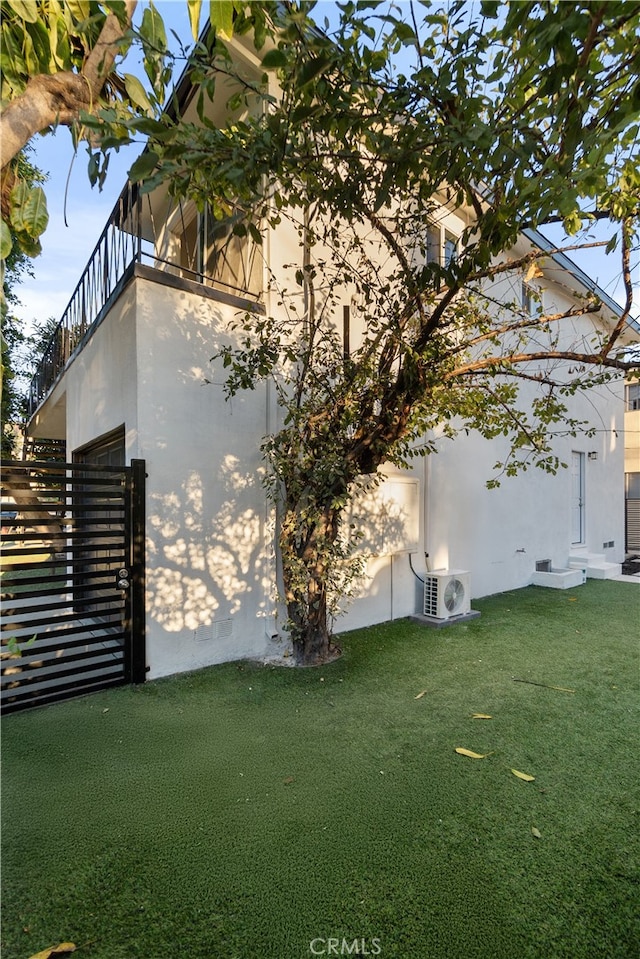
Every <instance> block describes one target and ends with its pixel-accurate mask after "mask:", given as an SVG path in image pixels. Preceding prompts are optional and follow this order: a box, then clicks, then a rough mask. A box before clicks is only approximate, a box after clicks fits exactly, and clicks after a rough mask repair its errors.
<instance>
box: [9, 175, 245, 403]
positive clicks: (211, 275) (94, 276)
mask: <svg viewBox="0 0 640 959" xmlns="http://www.w3.org/2000/svg"><path fill="white" fill-rule="evenodd" d="M212 225H214V226H215V229H212ZM259 252H260V248H259V247H258V246H256V245H255V244H254V243H252V242H251V243H250V242H249V241H248V240H247V238H246V237H238V236H236V235H235V234H234V232H233V223H232V222H229V223H219V222H217V223H215V224H214V221H213V220H212V218H211V214H210V213H208V211H207V210H205V211H204V213H199V212H197V211H196V209H195V206H194V204H193V203H188V202H187V203H177V204H176V202H175V201H172V200H171V199H170V198H169V197H168V194H167V193H166V191H160V190H159V191H156V192H155V193H154V194H151V195H146V196H142V195H141V194H140V191H139V190H138V189H137V187H136V186H135V185H134V184H131V183H128V184H127V186H126V187H125V189H124V190H123V192H122V193H121V195H120V198H119V199H118V202H117V203H116V205H115V207H114V209H113V212H112V213H111V216H110V217H109V220H108V221H107V225H106V226H105V228H104V230H103V232H102V235H101V236H100V239H99V240H98V243H97V244H96V247H95V249H94V251H93V254H92V255H91V259H90V260H89V262H88V264H87V266H86V268H85V270H84V273H83V274H82V276H81V278H80V281H79V283H78V285H77V286H76V288H75V290H74V292H73V295H72V297H71V299H70V301H69V304H68V306H67V308H66V309H65V311H64V314H63V316H62V319H61V320H60V322H59V323H58V325H57V327H56V329H55V332H54V333H53V335H52V336H51V339H50V340H49V342H48V343H47V345H46V347H45V349H44V352H43V355H42V358H41V360H40V363H39V365H38V368H37V370H36V372H35V374H34V376H33V379H32V381H31V384H30V389H29V395H28V398H27V417H28V418H31V417H32V416H33V414H34V413H35V412H36V410H37V409H38V407H39V406H40V405H41V403H42V402H43V401H44V399H45V398H46V397H47V396H48V394H49V393H50V391H51V390H52V388H53V387H54V386H55V384H56V383H57V382H58V381H59V380H60V378H61V377H62V374H63V373H64V371H65V370H66V369H67V367H68V366H69V364H70V363H71V362H73V359H74V357H75V356H77V354H78V353H79V352H80V351H81V350H82V348H83V346H84V345H85V344H86V342H87V341H88V340H89V338H90V337H91V336H92V334H93V331H94V330H95V329H96V328H97V327H98V326H99V324H100V323H101V322H102V320H103V319H104V317H105V316H106V315H107V313H108V312H109V310H110V308H111V306H112V305H113V303H114V302H115V301H116V299H117V298H118V296H120V294H121V293H122V291H123V290H124V288H125V286H126V285H127V283H128V282H129V281H130V280H131V279H132V277H133V276H134V275H135V274H136V269H137V268H138V267H139V266H146V267H149V268H151V269H153V270H155V271H158V273H159V275H162V274H164V277H165V278H166V282H167V283H170V282H171V283H176V278H177V279H178V281H188V282H189V284H192V283H196V284H198V285H199V286H200V287H202V288H203V291H204V288H207V289H208V290H209V291H212V290H213V291H217V293H218V295H219V296H221V297H225V296H231V297H233V298H234V300H236V299H237V298H238V297H240V298H242V300H243V301H245V305H246V306H247V307H248V308H251V307H253V308H256V307H257V308H258V309H260V306H259V300H260V289H261V276H262V271H261V263H260V256H259ZM210 295H211V294H210Z"/></svg>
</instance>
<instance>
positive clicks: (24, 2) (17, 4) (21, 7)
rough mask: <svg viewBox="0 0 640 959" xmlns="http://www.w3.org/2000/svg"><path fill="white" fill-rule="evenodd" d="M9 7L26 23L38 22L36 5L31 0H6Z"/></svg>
mask: <svg viewBox="0 0 640 959" xmlns="http://www.w3.org/2000/svg"><path fill="white" fill-rule="evenodd" d="M8 2H9V6H10V7H11V9H12V10H13V11H14V12H15V13H17V14H18V16H19V17H20V19H21V20H26V21H27V23H37V22H38V6H37V4H35V3H33V0H8Z"/></svg>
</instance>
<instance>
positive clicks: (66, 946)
mask: <svg viewBox="0 0 640 959" xmlns="http://www.w3.org/2000/svg"><path fill="white" fill-rule="evenodd" d="M75 951H76V946H75V943H74V942H61V943H60V945H58V946H49V948H48V949H43V950H42V952H36V954H35V956H31V959H57V957H58V956H68V955H69V954H70V953H72V952H75Z"/></svg>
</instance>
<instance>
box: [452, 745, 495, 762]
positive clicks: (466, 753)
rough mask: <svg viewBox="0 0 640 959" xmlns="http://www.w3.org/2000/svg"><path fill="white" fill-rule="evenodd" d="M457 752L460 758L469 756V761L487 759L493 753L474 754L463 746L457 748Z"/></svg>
mask: <svg viewBox="0 0 640 959" xmlns="http://www.w3.org/2000/svg"><path fill="white" fill-rule="evenodd" d="M456 752H457V753H458V755H459V756H468V757H469V759H486V758H487V756H490V755H491V753H474V752H472V751H471V750H470V749H464V748H463V747H462V746H456Z"/></svg>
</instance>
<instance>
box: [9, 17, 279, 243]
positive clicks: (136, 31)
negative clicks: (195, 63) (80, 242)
mask: <svg viewBox="0 0 640 959" xmlns="http://www.w3.org/2000/svg"><path fill="white" fill-rule="evenodd" d="M136 6H137V0H38V2H37V3H35V2H33V0H26V2H25V0H2V2H1V3H0V13H1V24H0V45H1V48H2V87H1V94H0V95H1V100H2V114H1V115H0V171H1V172H0V177H1V179H0V185H1V201H2V202H1V207H2V224H1V233H0V257H1V258H2V259H3V260H4V259H5V258H6V257H7V255H8V253H9V251H10V250H11V247H12V243H13V244H16V243H17V244H18V246H19V248H20V249H21V250H22V251H23V252H24V253H26V254H27V255H29V256H37V255H38V253H39V252H40V241H39V238H40V236H41V235H42V233H43V232H44V230H45V229H46V226H47V221H48V215H47V206H46V196H45V192H44V190H43V189H42V187H41V186H39V185H33V184H32V185H30V186H29V185H28V184H27V183H26V182H25V180H24V179H23V178H22V177H21V176H20V171H19V169H18V161H17V158H18V156H19V154H20V151H21V150H22V149H23V148H24V147H25V146H26V144H27V143H28V142H29V141H30V140H31V138H32V137H33V136H35V135H36V134H38V133H47V132H50V131H51V130H53V129H55V128H56V127H58V126H59V125H62V126H67V127H69V129H70V130H71V133H72V136H73V140H74V143H75V145H76V147H77V145H78V143H79V142H80V141H82V140H85V141H87V143H88V148H89V177H90V179H91V182H92V183H93V184H95V183H98V184H99V185H100V187H102V184H103V183H104V180H105V177H106V175H107V169H108V161H109V151H110V150H111V149H112V148H114V147H115V148H119V147H120V146H121V145H122V144H123V143H126V142H128V139H129V138H128V134H127V128H126V124H127V121H129V120H130V119H132V118H135V117H138V118H140V117H142V118H145V117H148V116H151V117H153V116H156V115H157V114H160V113H161V112H162V109H163V105H164V101H165V93H166V86H167V84H168V83H169V81H170V80H171V77H172V75H173V65H174V60H175V56H176V55H175V54H171V53H170V51H169V48H168V45H167V31H166V29H165V25H164V21H163V18H162V16H161V14H160V12H159V10H158V8H157V7H156V6H154V4H153V3H152V2H149V3H147V4H146V6H145V9H144V11H143V14H142V18H141V22H140V24H139V26H135V25H134V21H133V15H134V12H135V10H136ZM188 8H189V17H190V22H191V28H192V34H193V38H194V39H197V36H198V28H199V23H200V18H201V9H202V0H188ZM244 8H245V4H244V3H243V2H242V0H217V2H212V3H211V5H210V12H211V22H212V24H213V27H214V30H215V29H217V30H219V31H220V32H221V34H224V33H225V31H226V33H227V34H229V35H230V33H231V32H233V30H234V26H235V28H236V29H237V28H238V27H241V25H243V24H244V27H241V28H244V29H246V28H247V27H248V25H249V24H251V25H252V26H254V27H255V29H256V30H257V31H258V33H260V32H263V30H264V27H263V26H262V21H263V19H264V16H265V13H264V11H263V10H262V5H258V6H257V7H256V11H255V13H252V12H251V11H249V12H248V13H247V12H246V11H245V9H244ZM132 48H133V50H134V51H137V52H138V53H139V54H140V57H141V60H142V67H143V73H142V79H141V77H140V76H139V75H137V74H136V73H129V72H119V71H120V70H121V67H122V66H123V62H124V58H125V57H126V56H127V54H128V53H129V51H130V50H131V49H132ZM203 49H204V48H203V47H202V45H201V44H198V43H197V44H196V45H195V53H198V52H200V53H201V52H202V50H203ZM192 55H193V53H192ZM178 56H181V57H186V56H187V49H186V48H185V47H184V46H183V45H182V44H181V45H180V50H179V52H178ZM138 73H139V71H138ZM98 116H99V117H101V124H100V125H101V126H102V128H103V131H106V132H107V133H108V136H106V137H103V138H102V140H100V142H99V145H100V147H101V149H100V150H97V149H93V147H94V146H96V145H98V141H97V140H96V138H95V137H96V135H95V133H94V132H93V130H92V128H91V126H90V125H87V121H91V120H92V119H94V120H95V118H96V117H98ZM100 125H99V126H100Z"/></svg>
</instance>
